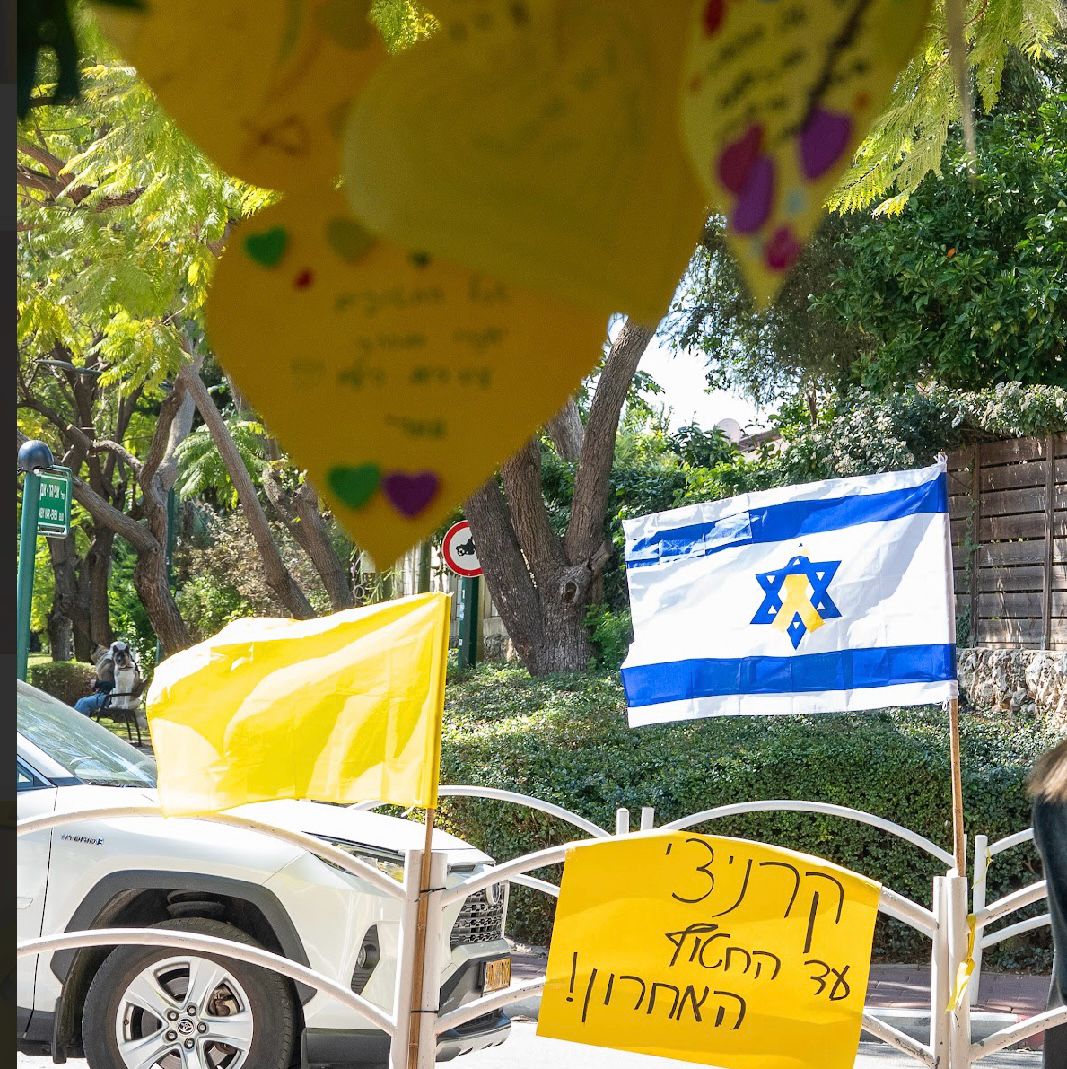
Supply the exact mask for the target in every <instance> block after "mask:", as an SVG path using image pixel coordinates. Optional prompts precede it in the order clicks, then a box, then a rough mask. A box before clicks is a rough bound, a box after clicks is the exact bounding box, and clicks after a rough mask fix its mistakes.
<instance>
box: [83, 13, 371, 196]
mask: <svg viewBox="0 0 1067 1069" xmlns="http://www.w3.org/2000/svg"><path fill="white" fill-rule="evenodd" d="M369 8H370V0H261V2H259V3H256V4H249V3H247V2H245V0H213V2H212V3H210V4H205V3H200V2H198V0H149V2H148V3H146V5H145V6H144V7H143V8H116V7H113V6H111V5H108V4H97V5H96V6H95V7H94V10H95V12H96V15H97V19H98V21H99V22H100V26H101V29H102V30H103V31H104V33H105V34H107V35H108V36H109V37H110V38H111V40H112V42H113V43H114V44H115V46H116V48H118V50H119V51H120V52H121V53H122V55H123V56H125V57H126V58H127V59H128V60H129V61H130V62H131V63H132V64H133V65H134V66H135V67H136V68H137V71H138V73H139V74H140V75H141V77H142V78H143V79H144V80H145V81H146V82H147V83H148V85H149V86H151V88H152V90H153V92H154V93H155V94H156V96H157V97H158V98H159V101H160V103H161V104H162V106H163V108H164V109H165V110H166V111H167V113H168V114H169V115H170V116H171V117H172V118H173V119H174V121H175V122H176V123H177V124H178V125H179V126H180V127H181V128H182V130H183V131H184V132H185V133H186V135H187V136H188V137H189V138H190V140H192V141H193V142H195V144H196V145H197V146H198V147H199V148H200V149H201V150H202V151H203V152H204V153H205V154H206V155H208V156H210V157H211V159H212V160H214V161H215V163H216V164H218V166H219V167H221V168H222V169H223V170H224V171H226V172H228V173H229V174H234V175H236V176H237V177H239V178H243V179H244V180H245V181H247V182H252V183H254V184H255V185H259V186H263V187H265V188H269V189H283V190H293V191H299V190H302V189H305V188H309V187H316V186H318V187H327V186H328V185H329V184H330V183H331V182H332V181H333V180H334V179H335V178H336V177H337V176H338V174H339V173H340V157H341V143H340V137H341V132H342V130H343V128H344V123H345V120H346V119H347V115H348V109H349V106H350V105H351V102H352V101H353V100H354V99H355V97H356V96H357V95H358V94H359V92H360V90H361V88H362V86H363V84H364V83H365V82H366V80H367V78H368V77H369V76H370V75H371V73H372V72H373V71H374V70H375V69H376V68H377V67H378V65H379V64H380V63H381V62H382V60H383V59H384V58H385V55H386V52H385V46H384V45H383V43H382V40H381V36H380V35H379V33H378V31H377V30H376V29H375V27H374V26H373V25H372V24H371V22H370V21H369V19H368V12H369Z"/></svg>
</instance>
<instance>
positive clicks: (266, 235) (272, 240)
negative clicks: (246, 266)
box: [245, 226, 289, 267]
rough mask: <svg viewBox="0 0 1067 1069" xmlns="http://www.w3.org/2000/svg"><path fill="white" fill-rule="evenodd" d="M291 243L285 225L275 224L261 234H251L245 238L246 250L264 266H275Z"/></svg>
mask: <svg viewBox="0 0 1067 1069" xmlns="http://www.w3.org/2000/svg"><path fill="white" fill-rule="evenodd" d="M288 244H289V235H288V234H287V233H286V230H285V227H284V226H275V227H272V228H271V229H270V230H264V231H262V232H261V233H259V234H249V235H248V237H246V238H245V252H247V253H248V255H249V256H250V257H251V258H252V259H253V260H255V261H256V263H257V264H262V265H263V266H264V267H275V266H277V264H278V262H279V261H280V260H281V258H282V257H283V256H284V255H285V247H286V245H288Z"/></svg>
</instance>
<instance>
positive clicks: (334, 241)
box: [206, 192, 607, 567]
mask: <svg viewBox="0 0 1067 1069" xmlns="http://www.w3.org/2000/svg"><path fill="white" fill-rule="evenodd" d="M206 315H207V328H208V338H209V340H210V342H211V344H212V346H213V347H214V350H215V352H216V353H217V354H218V357H219V359H220V360H221V361H222V363H223V365H224V366H225V368H226V370H227V372H228V373H229V374H231V375H232V376H233V378H234V381H235V382H236V383H237V385H238V386H239V387H240V389H241V391H242V392H243V393H244V394H245V396H246V397H247V398H248V400H249V401H250V402H251V403H252V405H253V406H254V407H255V408H256V410H257V411H258V412H259V413H260V414H261V415H262V417H263V419H264V421H265V423H266V425H267V426H268V427H269V428H270V430H271V432H272V433H273V434H274V435H276V436H277V437H278V439H279V440H280V441H281V443H282V445H283V446H284V447H285V448H286V450H287V451H288V452H289V454H290V455H291V456H292V457H293V459H294V460H295V462H296V463H297V464H298V465H300V466H301V467H304V468H306V469H307V470H308V472H309V475H310V477H311V480H312V482H313V483H314V484H315V486H316V487H317V488H318V490H319V491H320V493H321V494H322V495H323V497H324V498H325V499H326V500H327V501H328V502H329V504H330V507H331V508H332V509H333V511H334V514H335V515H336V516H337V518H338V520H339V521H340V522H341V523H342V524H343V525H344V526H345V528H346V529H347V530H348V531H349V532H350V533H351V535H352V537H353V538H354V539H355V540H356V541H357V543H358V544H359V545H360V546H361V547H362V548H364V549H366V550H367V551H368V552H369V553H370V554H371V555H372V556H373V558H374V560H375V562H376V563H377V565H378V566H379V567H385V566H388V565H390V564H392V563H393V561H394V560H396V558H397V557H398V556H399V555H400V554H401V553H402V552H403V551H404V550H405V549H407V548H408V547H409V546H411V545H414V544H415V543H416V542H418V541H419V540H420V539H423V538H426V537H427V536H428V535H429V534H431V533H432V532H433V531H434V530H435V528H437V527H438V526H439V525H440V524H441V523H442V522H443V521H444V520H445V519H447V517H448V515H449V513H450V512H451V510H452V509H453V508H454V507H455V506H456V505H458V504H460V503H461V502H462V501H463V500H464V499H465V498H466V497H467V495H468V494H470V493H471V491H473V490H475V489H476V488H477V487H478V486H480V485H481V484H482V483H483V482H484V481H485V480H486V479H487V478H488V477H489V476H490V475H491V474H492V473H493V470H494V468H495V467H496V465H497V464H498V463H499V461H500V460H502V459H504V458H506V457H507V456H509V455H510V454H511V453H513V452H514V451H515V450H517V449H518V448H519V447H520V446H521V445H522V444H523V442H525V441H526V440H527V439H528V438H529V437H530V435H531V434H533V433H534V432H535V431H536V430H537V428H538V427H539V426H541V425H542V424H543V423H545V422H547V421H548V420H549V419H551V417H552V416H553V415H554V414H555V413H556V412H557V411H558V410H559V409H560V407H561V406H562V405H563V403H564V402H565V401H566V399H567V397H568V395H569V394H570V393H571V392H572V391H573V390H575V389H576V388H577V387H578V385H579V383H580V382H581V380H582V377H583V376H584V375H585V374H587V373H588V372H589V371H591V370H592V368H593V367H594V366H595V365H596V362H597V360H598V359H599V357H600V355H601V352H602V350H601V346H602V343H603V341H604V338H605V335H606V330H607V320H606V317H602V316H600V315H599V314H597V313H595V312H590V311H588V310H586V309H584V308H581V307H577V306H574V305H570V304H568V303H566V302H564V301H561V300H555V299H551V298H547V297H542V296H540V295H537V294H533V293H528V292H524V291H522V290H520V289H517V288H516V287H514V286H511V285H507V284H505V283H503V282H499V281H497V280H496V279H493V278H489V277H487V276H485V275H480V274H477V273H475V272H472V271H468V270H465V269H462V268H458V267H455V266H453V265H452V264H449V263H446V262H444V261H442V260H439V259H437V258H436V257H432V256H428V255H426V254H425V253H422V252H415V253H411V252H408V251H407V250H406V249H403V248H401V247H400V246H398V245H395V244H393V243H392V242H389V241H384V240H382V241H379V240H375V239H374V238H373V237H372V236H371V235H370V234H368V233H367V232H366V231H365V230H364V229H363V228H362V227H361V226H359V224H358V223H356V222H355V221H354V220H353V219H352V218H351V217H350V216H349V215H348V211H347V206H346V205H345V203H344V201H343V199H342V198H341V197H340V195H339V194H336V193H330V192H326V193H324V194H323V195H321V196H319V197H316V198H314V199H313V200H297V199H295V198H294V199H289V198H286V199H285V200H283V201H282V202H281V203H280V204H278V205H276V206H274V207H272V208H270V209H268V210H267V211H265V212H263V213H261V214H259V215H257V216H255V217H254V218H253V219H251V220H249V221H248V222H246V223H245V224H243V225H242V226H241V227H239V228H238V229H237V230H235V232H234V234H233V236H232V237H231V238H230V241H229V245H228V249H227V252H226V253H225V255H224V256H223V257H222V261H221V263H220V264H219V269H218V272H217V274H216V277H215V279H214V282H213V285H212V288H211V292H210V295H209V299H208V306H207V312H206Z"/></svg>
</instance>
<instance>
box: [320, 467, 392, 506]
mask: <svg viewBox="0 0 1067 1069" xmlns="http://www.w3.org/2000/svg"><path fill="white" fill-rule="evenodd" d="M381 478H382V472H381V469H380V468H379V467H378V465H377V464H360V465H359V467H356V468H348V467H336V468H330V470H329V472H328V473H327V475H326V480H327V482H329V484H330V489H331V490H332V491H333V492H334V493H335V494H336V495H337V496H338V497H339V498H340V499H341V500H342V501H343V502H344V503H345V504H346V505H347V506H348V507H349V508H351V509H361V508H363V506H364V505H366V503H367V502H368V501H370V499H371V498H372V497H373V496H374V492H375V490H377V489H378V484H379V483H380V482H381Z"/></svg>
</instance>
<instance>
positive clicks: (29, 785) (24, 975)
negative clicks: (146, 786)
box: [15, 757, 58, 1034]
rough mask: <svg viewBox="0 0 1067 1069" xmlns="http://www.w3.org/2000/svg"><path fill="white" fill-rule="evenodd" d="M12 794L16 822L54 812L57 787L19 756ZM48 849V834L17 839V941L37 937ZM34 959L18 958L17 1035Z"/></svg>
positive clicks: (24, 1019)
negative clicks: (14, 793) (16, 808)
mask: <svg viewBox="0 0 1067 1069" xmlns="http://www.w3.org/2000/svg"><path fill="white" fill-rule="evenodd" d="M15 763H16V766H17V767H16V791H17V795H16V797H17V799H18V819H19V821H20V822H21V821H23V820H30V819H32V818H33V817H43V816H46V815H47V814H49V813H52V812H54V811H55V808H56V795H57V793H58V788H57V787H54V786H52V784H50V783H48V781H47V780H45V779H44V777H43V776H41V775H40V774H39V773H38V772H37V771H36V770H35V769H33V768H32V767H31V766H30V765H29V764H27V763H26V762H25V761H23V759H22V758H21V757H16V758H15ZM51 849H52V831H51V829H48V830H46V831H40V832H33V833H32V834H30V835H24V836H22V837H20V838H19V840H18V850H17V855H18V861H17V864H16V878H15V902H16V906H17V911H16V913H17V920H16V925H17V932H18V941H19V942H20V943H21V942H24V941H25V940H27V939H36V938H37V936H39V935H40V934H41V921H42V918H43V916H44V901H45V895H46V893H47V891H48V862H49V856H50V854H51ZM38 960H39V959H38V958H37V957H22V958H19V959H18V968H17V970H16V991H17V1000H18V1002H17V1004H18V1024H19V1031H20V1034H21V1033H22V1032H23V1031H24V1030H25V1028H26V1026H27V1024H28V1023H29V1013H30V1011H32V1009H33V990H34V986H35V981H36V977H37V962H38Z"/></svg>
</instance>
